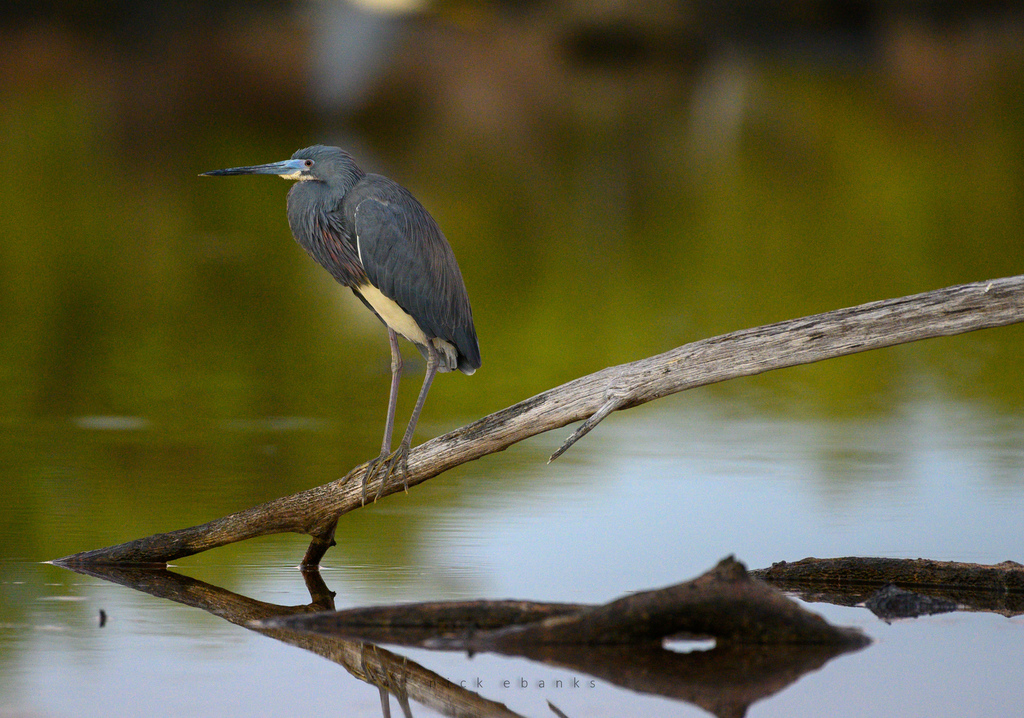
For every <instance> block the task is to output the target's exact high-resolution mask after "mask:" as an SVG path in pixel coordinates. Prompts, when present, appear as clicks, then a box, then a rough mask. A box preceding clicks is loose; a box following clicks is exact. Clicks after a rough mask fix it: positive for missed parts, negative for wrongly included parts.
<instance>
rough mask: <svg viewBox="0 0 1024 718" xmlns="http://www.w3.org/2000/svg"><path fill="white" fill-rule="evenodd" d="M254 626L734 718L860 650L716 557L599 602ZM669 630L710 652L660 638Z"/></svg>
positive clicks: (451, 606) (435, 608) (332, 616)
mask: <svg viewBox="0 0 1024 718" xmlns="http://www.w3.org/2000/svg"><path fill="white" fill-rule="evenodd" d="M261 625H263V626H268V627H269V626H276V627H288V628H292V629H299V630H306V631H311V632H314V633H317V634H319V635H330V636H344V637H347V638H350V639H353V640H368V641H374V642H377V641H379V642H383V643H393V644H401V645H412V646H419V647H424V648H431V649H442V650H468V651H489V652H493V653H498V654H502V655H507V656H519V657H523V658H528V659H530V660H533V661H539V662H542V663H545V664H548V665H553V666H558V667H561V668H565V669H570V670H574V671H581V672H585V673H588V674H590V675H591V676H594V677H597V678H601V679H602V680H605V681H607V682H609V683H612V684H615V685H618V686H621V687H623V688H627V689H629V690H633V691H637V692H641V693H650V694H654V695H659V696H664V697H667V698H673V699H676V700H683V701H687V702H689V703H692V704H694V705H697V706H700V707H701V708H704V709H705V710H707V711H710V712H712V713H714V714H715V715H719V716H742V715H743V714H744V713H745V711H746V709H747V707H748V706H749V705H750V704H752V703H754V702H755V701H757V700H760V699H762V698H765V697H767V696H770V695H772V694H774V693H777V692H778V691H780V690H782V689H783V688H785V687H786V686H787V685H789V684H790V683H792V682H793V681H795V680H796V679H797V678H799V677H800V676H801V675H803V674H804V673H807V672H809V671H813V670H817V669H818V668H820V667H821V666H823V665H824V664H825V663H826V662H827V661H828V660H829V659H831V658H834V657H836V656H838V655H840V654H842V653H844V652H846V651H850V650H856V649H857V648H860V647H863V646H864V645H865V644H866V642H867V640H866V639H865V638H864V636H863V634H861V633H860V632H859V631H854V630H851V629H842V628H836V627H834V626H831V625H829V624H828V623H826V622H825V621H824V620H823V619H821V618H820V617H819V616H816V615H814V614H812V613H809V612H807V611H805V610H803V609H802V608H800V607H799V606H798V605H797V604H796V603H794V602H792V601H790V600H788V599H786V598H785V597H783V596H782V595H781V594H779V593H778V592H777V591H775V590H773V589H771V588H770V587H768V586H767V585H765V584H763V583H761V582H760V581H754V580H751V579H750V578H749V577H748V576H747V574H746V572H745V571H744V570H743V566H742V564H739V563H738V562H736V561H734V560H733V559H731V558H730V559H725V560H724V561H722V562H721V563H719V565H718V566H716V567H715V568H714V569H712V570H711V571H709V572H707V573H705V574H704V575H703V576H699V577H698V578H696V579H694V580H693V581H688V582H686V583H681V584H677V585H675V586H670V587H668V588H665V589H660V590H657V591H646V592H642V593H636V594H632V595H630V596H627V597H625V598H622V599H619V600H617V601H612V602H611V603H608V604H604V605H601V606H580V605H573V604H539V603H528V602H514V601H473V602H461V603H424V604H405V605H399V606H379V607H373V608H357V609H351V610H347V611H338V612H333V613H320V614H315V615H295V616H282V617H277V618H271V619H267V620H265V621H262V622H261ZM681 633H685V634H687V635H690V636H692V635H700V636H708V635H710V636H714V637H716V639H717V645H716V647H715V648H714V649H713V650H710V651H704V652H694V653H689V654H680V653H675V652H672V651H667V650H665V649H664V648H663V647H662V643H663V641H664V640H665V639H666V638H669V637H673V636H677V635H679V634H681Z"/></svg>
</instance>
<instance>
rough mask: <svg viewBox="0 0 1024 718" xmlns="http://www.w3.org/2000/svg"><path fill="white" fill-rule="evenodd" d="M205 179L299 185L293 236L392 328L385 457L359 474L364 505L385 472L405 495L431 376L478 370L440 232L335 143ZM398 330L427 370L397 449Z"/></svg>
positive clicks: (292, 194)
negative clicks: (271, 178) (398, 479)
mask: <svg viewBox="0 0 1024 718" xmlns="http://www.w3.org/2000/svg"><path fill="white" fill-rule="evenodd" d="M204 174H205V175H207V176H221V175H248V174H267V175H278V176H279V177H283V178H284V179H289V180H297V181H296V184H295V186H293V187H292V188H291V190H290V191H289V192H288V224H289V225H290V226H291V229H292V234H294V235H295V239H296V240H298V243H299V244H301V245H302V247H303V249H305V250H306V251H307V252H309V254H310V256H311V257H313V259H315V260H316V261H317V262H318V263H319V264H320V266H322V267H323V268H324V269H326V270H327V271H328V272H330V273H331V276H333V277H334V278H335V279H336V280H338V282H340V283H341V284H343V285H345V286H346V287H350V288H351V289H352V291H353V292H355V295H356V296H357V297H359V298H360V299H361V300H362V301H363V303H364V304H365V305H366V306H367V307H369V308H370V310H371V311H373V313H374V314H376V315H377V317H378V318H379V319H380V320H381V321H382V322H384V324H385V325H386V326H387V328H388V339H389V342H390V345H391V395H390V398H389V400H388V417H387V422H386V423H385V425H384V442H383V444H382V445H381V451H380V456H378V457H377V458H376V459H374V460H373V461H371V462H370V466H369V467H368V468H367V471H366V474H365V475H364V477H363V500H364V501H365V499H366V482H367V481H369V479H370V477H371V476H374V475H375V474H377V473H381V474H382V477H381V478H382V481H381V489H383V487H384V484H385V483H386V482H387V480H388V479H389V478H390V477H391V476H393V475H394V473H395V471H396V470H397V471H399V472H400V473H401V475H402V481H403V485H404V486H405V487H406V489H408V477H407V473H408V467H407V463H408V457H409V447H410V446H411V444H412V435H413V431H414V430H415V428H416V421H417V419H419V415H420V410H421V409H423V403H424V401H425V400H426V398H427V392H428V391H430V384H431V382H433V380H434V375H435V374H436V373H437V372H438V371H453V370H455V369H458V370H460V371H461V372H463V373H464V374H472V373H473V372H474V371H476V370H477V368H478V367H479V366H480V347H479V345H478V344H477V340H476V329H475V328H474V326H473V312H472V310H471V309H470V307H469V297H468V296H467V294H466V285H465V284H464V283H463V281H462V274H461V273H460V272H459V265H458V264H457V263H456V261H455V255H454V254H453V253H452V249H451V247H450V246H449V245H448V241H447V240H446V239H445V237H444V234H442V233H441V228H440V227H438V226H437V222H435V221H434V218H433V217H431V216H430V215H429V214H428V213H427V210H426V209H424V208H423V205H421V204H420V203H419V202H418V201H417V200H416V198H415V197H413V196H412V194H410V193H409V191H408V190H407V189H405V188H404V187H402V186H401V185H399V184H398V183H397V182H394V181H392V180H390V179H388V178H387V177H382V176H380V175H375V174H366V173H364V172H363V171H362V170H361V169H359V167H358V166H356V163H355V161H354V160H353V159H352V156H351V155H349V154H348V153H347V152H345V151H343V150H340V149H338V148H337V147H324V146H323V145H316V146H314V147H307V148H306V149H303V150H299V151H298V152H296V153H295V154H294V155H292V157H291V159H289V160H284V161H282V162H274V163H272V164H267V165H256V166H254V167H234V168H231V169H224V170H214V171H213V172H205V173H204ZM399 334H401V335H402V336H404V337H405V338H406V339H408V340H409V341H411V342H412V343H413V344H415V345H416V347H417V348H418V349H419V350H420V352H421V353H422V354H423V355H424V356H425V357H426V360H427V373H426V376H425V377H424V379H423V387H422V388H421V389H420V394H419V397H418V398H417V399H416V406H415V407H414V408H413V410H412V417H411V418H410V419H409V426H408V428H407V429H406V430H405V435H404V436H403V437H402V442H401V443H400V444H399V445H398V449H396V450H395V451H394V453H392V452H391V435H392V432H393V430H394V425H395V406H396V403H397V400H398V384H399V380H400V379H401V374H402V355H401V354H400V353H399V350H398V335H399ZM379 495H380V494H379V492H378V496H379Z"/></svg>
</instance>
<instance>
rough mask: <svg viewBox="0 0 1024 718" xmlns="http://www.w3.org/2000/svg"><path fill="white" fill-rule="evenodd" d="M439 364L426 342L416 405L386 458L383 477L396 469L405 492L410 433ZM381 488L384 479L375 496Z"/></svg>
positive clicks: (407, 486)
mask: <svg viewBox="0 0 1024 718" xmlns="http://www.w3.org/2000/svg"><path fill="white" fill-rule="evenodd" d="M439 364H440V358H439V357H438V355H437V349H436V348H435V347H434V345H433V343H432V342H427V374H426V376H424V377H423V386H422V387H420V395H419V396H418V397H417V398H416V406H415V407H413V410H412V416H411V417H410V418H409V426H408V427H407V428H406V430H405V435H404V436H403V437H402V443H400V444H399V445H398V448H397V449H396V450H395V452H394V453H393V454H391V456H389V457H388V460H387V472H386V474H385V477H384V479H385V480H386V479H387V478H389V477H391V476H392V475H393V474H394V473H395V470H396V469H397V470H398V471H400V472H401V474H402V487H403V488H404V489H405V491H406V492H408V491H409V449H410V447H411V446H412V435H413V432H414V431H415V430H416V422H417V421H419V418H420V411H422V410H423V404H424V403H426V401H427V392H429V391H430V385H431V384H432V383H433V382H434V376H436V375H437V367H438V365H439ZM383 490H384V480H382V481H381V485H380V489H378V490H377V498H380V492H381V491H383Z"/></svg>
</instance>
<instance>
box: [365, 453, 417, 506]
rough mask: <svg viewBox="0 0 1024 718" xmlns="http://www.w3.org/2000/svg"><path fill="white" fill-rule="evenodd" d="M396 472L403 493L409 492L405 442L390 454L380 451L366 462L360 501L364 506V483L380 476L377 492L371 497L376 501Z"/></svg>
mask: <svg viewBox="0 0 1024 718" xmlns="http://www.w3.org/2000/svg"><path fill="white" fill-rule="evenodd" d="M396 472H397V473H399V474H400V475H401V477H402V488H403V489H404V490H405V493H409V447H408V446H406V445H405V444H401V445H399V447H398V448H397V449H395V450H394V451H393V452H391V453H390V454H387V453H386V452H381V454H380V456H378V457H377V458H376V459H374V460H372V461H371V462H370V463H369V464H367V466H366V473H365V474H363V495H362V502H363V505H364V506H365V505H366V485H367V484H368V483H369V482H370V479H373V478H376V477H377V476H379V477H380V486H379V487H378V488H377V494H376V495H375V496H374V497H373V502H374V503H377V499H379V498H380V497H381V494H383V493H384V487H385V486H387V484H388V482H389V481H390V480H391V479H392V478H393V477H394V476H395V474H396Z"/></svg>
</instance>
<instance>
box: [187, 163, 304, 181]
mask: <svg viewBox="0 0 1024 718" xmlns="http://www.w3.org/2000/svg"><path fill="white" fill-rule="evenodd" d="M304 169H306V160H283V161H281V162H271V163H270V164H268V165H253V166H251V167H229V168H228V169H225V170H212V171H210V172H203V173H202V174H200V175H199V176H200V177H224V176H227V175H277V176H278V177H287V178H289V179H293V178H296V177H297V176H298V174H299V172H301V171H302V170H304Z"/></svg>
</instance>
